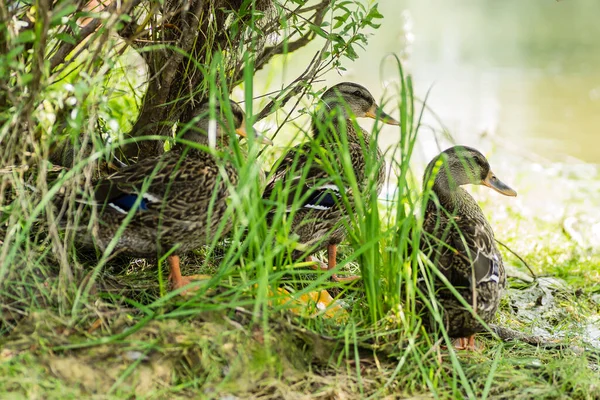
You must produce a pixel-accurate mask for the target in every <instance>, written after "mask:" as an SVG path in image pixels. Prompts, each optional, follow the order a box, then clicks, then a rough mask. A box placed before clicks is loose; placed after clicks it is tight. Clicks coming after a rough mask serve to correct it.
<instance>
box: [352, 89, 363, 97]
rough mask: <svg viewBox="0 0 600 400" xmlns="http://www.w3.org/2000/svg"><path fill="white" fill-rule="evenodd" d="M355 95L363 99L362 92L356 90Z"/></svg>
mask: <svg viewBox="0 0 600 400" xmlns="http://www.w3.org/2000/svg"><path fill="white" fill-rule="evenodd" d="M354 95H355V96H357V97H362V93H361V92H360V90H355V91H354Z"/></svg>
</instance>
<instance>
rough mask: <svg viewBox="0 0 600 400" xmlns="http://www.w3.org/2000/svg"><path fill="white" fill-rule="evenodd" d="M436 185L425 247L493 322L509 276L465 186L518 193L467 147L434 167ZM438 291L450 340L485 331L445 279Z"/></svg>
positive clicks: (430, 169) (481, 314)
mask: <svg viewBox="0 0 600 400" xmlns="http://www.w3.org/2000/svg"><path fill="white" fill-rule="evenodd" d="M438 168H439V172H437V174H435V172H434V171H435V170H437V169H438ZM431 179H433V181H431ZM431 183H433V186H432V192H433V196H432V197H431V198H430V199H429V201H428V202H427V206H426V210H425V219H424V222H423V230H424V231H425V232H427V234H428V235H423V238H422V242H421V245H422V249H423V251H424V252H425V253H426V254H427V255H428V256H429V258H430V259H431V260H432V262H433V263H434V264H435V265H436V266H437V268H438V269H439V270H440V272H441V273H442V274H443V275H444V276H445V277H446V278H447V279H448V281H449V282H450V283H451V284H452V285H453V286H454V287H455V288H456V290H457V291H458V292H459V293H460V294H461V295H462V296H463V298H464V299H465V300H466V302H467V303H468V304H470V305H471V306H472V308H473V310H474V311H475V312H476V313H477V315H478V316H479V317H480V318H481V319H482V320H483V321H485V322H486V323H487V322H490V321H491V320H492V319H493V317H494V315H495V314H496V310H497V309H498V305H499V303H500V299H501V297H502V294H503V291H504V289H505V287H506V274H505V271H504V265H503V263H502V256H501V255H500V252H499V251H498V248H497V247H496V243H495V241H494V232H493V230H492V227H491V226H490V224H489V223H488V221H487V220H486V218H485V216H484V214H483V212H482V210H481V208H480V207H479V205H478V204H477V202H476V201H475V199H474V198H473V197H472V196H471V195H470V194H469V193H468V192H467V191H466V190H464V189H463V188H461V187H460V186H461V185H465V184H483V185H486V186H489V187H490V188H492V189H494V190H496V191H498V192H500V193H502V194H505V195H508V196H515V195H516V193H515V192H514V191H513V190H512V189H510V188H509V187H508V186H506V185H504V184H503V183H502V182H500V181H499V180H498V179H497V178H496V177H495V176H494V174H493V173H492V172H491V170H490V166H489V164H488V162H487V160H486V159H485V157H484V156H483V155H482V154H481V153H480V152H479V151H477V150H475V149H472V148H469V147H464V146H455V147H452V148H450V149H448V150H446V151H444V152H443V153H441V154H440V155H439V156H438V157H436V158H435V159H434V160H433V161H431V162H430V163H429V165H428V167H427V169H426V172H425V178H424V185H425V186H427V185H428V184H431ZM435 290H436V296H437V298H438V300H439V302H440V304H441V306H442V308H443V316H444V321H445V323H446V328H447V330H448V334H449V336H450V337H455V338H462V337H467V336H471V335H473V334H475V333H477V332H480V331H482V330H483V327H482V325H481V324H480V323H479V322H478V321H477V320H476V319H475V317H474V316H473V315H472V314H471V313H470V312H469V311H468V310H467V309H466V308H465V307H464V306H463V305H462V304H461V303H460V302H459V300H458V299H457V298H456V297H455V296H454V295H453V294H452V293H451V292H450V290H449V289H448V288H447V287H446V286H445V285H444V283H443V282H441V281H440V280H439V279H436V280H435ZM475 299H476V301H475ZM431 325H433V319H431Z"/></svg>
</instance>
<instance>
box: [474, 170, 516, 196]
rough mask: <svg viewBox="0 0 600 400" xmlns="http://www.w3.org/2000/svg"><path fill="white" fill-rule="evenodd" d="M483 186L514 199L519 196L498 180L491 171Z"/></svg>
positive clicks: (483, 181) (482, 182)
mask: <svg viewBox="0 0 600 400" xmlns="http://www.w3.org/2000/svg"><path fill="white" fill-rule="evenodd" d="M481 184H482V185H485V186H487V187H489V188H490V189H494V190H495V191H496V192H498V193H500V194H503V195H505V196H511V197H514V196H516V195H517V192H515V191H514V190H513V189H511V188H510V187H509V186H508V185H506V184H505V183H504V182H502V181H501V180H500V179H498V178H496V175H494V173H493V172H492V171H490V172H489V173H488V174H487V176H486V177H485V179H484V180H482V181H481Z"/></svg>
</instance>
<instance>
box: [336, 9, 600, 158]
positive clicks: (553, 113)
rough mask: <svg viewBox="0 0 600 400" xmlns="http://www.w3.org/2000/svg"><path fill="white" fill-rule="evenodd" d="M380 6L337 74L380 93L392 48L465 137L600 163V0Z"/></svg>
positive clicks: (389, 135)
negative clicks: (367, 37)
mask: <svg viewBox="0 0 600 400" xmlns="http://www.w3.org/2000/svg"><path fill="white" fill-rule="evenodd" d="M380 11H381V12H382V14H384V16H385V18H384V20H383V24H382V26H381V28H380V29H379V30H378V31H376V32H375V34H374V36H373V37H372V38H371V43H370V45H369V47H368V49H367V50H366V51H365V53H364V54H361V58H360V59H359V60H358V61H357V62H355V63H354V64H351V65H348V67H349V68H348V69H349V71H348V74H346V75H345V76H344V77H335V76H334V77H333V80H335V81H338V80H355V81H357V82H362V83H364V84H365V85H368V86H369V88H370V89H371V90H372V91H373V92H374V94H376V95H377V94H381V93H382V92H383V90H382V85H381V82H387V83H389V81H390V80H393V79H394V77H395V76H397V73H396V72H395V69H394V66H393V64H394V63H393V62H392V60H390V59H388V60H384V59H385V57H386V54H388V53H391V52H394V53H396V54H399V55H400V56H401V58H402V60H403V61H404V63H405V67H406V69H407V70H408V71H409V72H410V73H411V74H412V75H413V77H414V80H415V87H416V90H415V91H416V93H417V94H418V95H420V96H424V95H425V93H426V91H427V90H428V89H429V88H430V87H431V88H432V91H431V95H430V98H429V105H430V106H431V107H432V109H433V110H435V112H436V113H437V114H438V115H439V116H440V117H441V119H442V121H443V122H444V124H445V125H446V127H447V128H448V129H449V130H450V132H452V134H453V135H454V136H455V138H456V139H457V141H458V142H460V143H465V144H471V145H475V146H480V147H483V148H484V149H485V148H488V149H492V148H493V149H494V150H496V151H504V150H506V151H509V152H511V153H512V154H515V155H519V156H523V157H524V158H526V159H529V160H533V161H544V160H549V161H569V162H573V161H574V162H577V161H578V160H582V161H586V162H592V163H600V19H599V18H600V1H598V0H577V1H575V0H563V1H559V2H557V1H554V0H530V1H523V0H500V1H498V0H407V1H395V0H382V1H380ZM380 60H384V61H380ZM427 122H428V123H431V124H434V122H433V119H432V118H428V120H427ZM394 135H395V133H394V132H393V131H392V130H389V131H386V135H385V137H384V138H383V140H382V142H383V143H382V147H383V146H385V145H386V144H391V143H392V142H393V141H394ZM421 141H422V142H423V144H424V147H425V148H427V147H431V146H430V145H431V143H433V137H432V135H430V134H428V133H424V134H423V137H422V138H421Z"/></svg>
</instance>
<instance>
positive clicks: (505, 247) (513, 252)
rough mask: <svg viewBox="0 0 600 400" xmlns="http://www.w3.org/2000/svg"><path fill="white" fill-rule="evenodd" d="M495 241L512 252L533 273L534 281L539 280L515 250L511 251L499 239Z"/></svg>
mask: <svg viewBox="0 0 600 400" xmlns="http://www.w3.org/2000/svg"><path fill="white" fill-rule="evenodd" d="M494 240H495V241H496V242H498V244H499V245H501V246H502V247H504V248H505V249H506V250H508V251H510V252H511V253H512V254H513V255H514V256H515V257H517V258H518V259H519V260H520V261H521V262H522V263H523V265H525V266H526V267H527V269H528V270H529V272H530V273H531V276H532V278H533V279H537V278H538V277H537V275H536V274H535V272H533V270H532V269H531V267H530V266H529V264H527V262H525V260H524V259H523V257H521V256H520V255H518V254H517V253H516V252H515V251H514V250H513V249H511V248H510V247H508V246H507V245H505V244H504V243H502V242H501V241H499V240H498V239H494Z"/></svg>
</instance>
